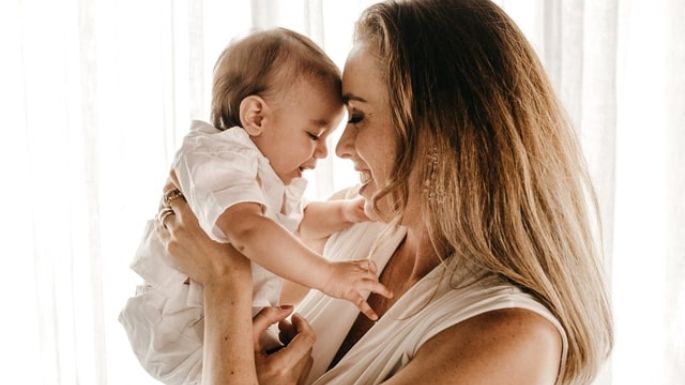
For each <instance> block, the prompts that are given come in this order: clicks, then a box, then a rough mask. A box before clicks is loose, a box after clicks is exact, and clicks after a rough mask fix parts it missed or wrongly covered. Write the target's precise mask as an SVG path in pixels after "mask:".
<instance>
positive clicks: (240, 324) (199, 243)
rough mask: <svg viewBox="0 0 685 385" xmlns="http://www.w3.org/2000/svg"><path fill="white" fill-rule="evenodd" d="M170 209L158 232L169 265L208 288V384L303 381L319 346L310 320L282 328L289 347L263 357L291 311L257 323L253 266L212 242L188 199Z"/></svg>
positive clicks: (269, 313) (266, 315)
mask: <svg viewBox="0 0 685 385" xmlns="http://www.w3.org/2000/svg"><path fill="white" fill-rule="evenodd" d="M171 206H172V209H173V210H174V215H172V216H170V217H167V218H166V220H165V223H164V224H159V223H158V227H157V232H158V235H159V236H160V238H161V239H162V241H163V242H164V244H165V247H166V248H167V250H168V251H169V254H170V255H171V258H172V261H170V262H172V263H173V264H174V265H176V266H177V267H178V268H179V269H180V270H182V271H183V272H184V273H186V274H187V275H188V276H189V277H190V278H192V279H193V280H195V281H197V282H199V283H200V284H201V285H202V286H203V287H204V306H205V333H204V344H203V345H204V346H203V357H204V358H203V362H204V365H203V375H202V378H203V384H212V385H214V384H216V385H218V384H221V385H230V384H257V383H261V384H296V383H299V382H301V379H303V378H306V375H307V372H308V370H309V367H310V366H311V347H312V345H313V343H314V334H313V332H312V330H311V329H310V328H309V326H308V325H307V323H306V321H304V319H302V318H299V317H298V316H293V324H292V325H289V324H287V323H284V324H283V327H282V328H283V329H284V330H283V331H282V334H283V336H284V338H283V339H284V342H285V343H286V346H285V347H284V348H283V349H281V350H279V351H278V352H276V353H272V354H267V353H266V352H264V351H263V349H262V348H261V346H259V343H258V342H257V341H259V338H258V337H259V335H260V334H261V333H262V332H263V331H264V330H266V328H267V327H268V326H269V325H271V324H273V323H274V322H279V321H283V319H284V318H285V317H286V316H288V315H289V314H290V312H291V311H292V308H288V307H284V308H280V309H274V308H266V309H265V310H263V311H262V312H260V314H258V315H257V317H256V318H255V320H254V321H253V320H252V319H251V312H252V305H251V302H252V290H251V289H250V288H251V287H252V283H251V275H250V265H249V261H248V260H247V259H246V258H245V257H244V256H242V255H241V254H240V253H238V252H237V251H236V250H235V249H234V248H232V247H231V246H230V245H226V244H221V243H217V242H214V241H212V240H211V239H210V238H209V237H208V236H207V235H206V234H205V233H204V232H203V231H202V230H201V229H200V227H199V225H198V224H197V220H196V219H195V216H194V215H193V213H192V212H191V211H190V208H189V207H188V205H187V204H186V203H185V202H184V201H183V200H181V199H176V200H174V201H172V202H171ZM253 322H254V325H255V326H254V327H253ZM279 326H280V325H279ZM255 356H256V357H257V359H256V362H255ZM257 368H258V369H257ZM257 370H259V373H257ZM257 374H259V382H258V377H257Z"/></svg>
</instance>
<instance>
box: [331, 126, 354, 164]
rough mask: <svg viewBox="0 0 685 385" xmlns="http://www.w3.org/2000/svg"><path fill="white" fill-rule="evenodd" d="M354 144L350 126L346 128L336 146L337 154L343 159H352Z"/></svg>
mask: <svg viewBox="0 0 685 385" xmlns="http://www.w3.org/2000/svg"><path fill="white" fill-rule="evenodd" d="M353 143H354V138H353V134H352V130H350V129H349V125H347V126H345V128H344V129H343V132H342V135H341V136H340V139H339V140H338V144H337V145H336V146H335V154H336V155H337V156H338V157H340V158H343V159H347V158H351V157H352V153H353V150H354V148H353Z"/></svg>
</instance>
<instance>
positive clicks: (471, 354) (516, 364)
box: [383, 309, 561, 385]
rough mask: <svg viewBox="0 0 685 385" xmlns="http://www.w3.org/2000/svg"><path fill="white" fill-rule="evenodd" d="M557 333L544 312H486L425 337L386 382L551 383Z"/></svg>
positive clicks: (555, 365)
mask: <svg viewBox="0 0 685 385" xmlns="http://www.w3.org/2000/svg"><path fill="white" fill-rule="evenodd" d="M560 360H561V337H560V335H559V332H558V331H557V329H556V328H555V327H554V325H552V324H551V323H550V322H549V321H547V320H546V319H544V318H543V317H541V316H539V315H537V314H534V313H532V312H530V311H527V310H523V309H504V310H498V311H492V312H488V313H484V314H481V315H478V316H476V317H473V318H471V319H468V320H466V321H463V322H461V323H458V324H456V325H454V326H452V327H450V328H448V329H445V330H444V331H442V332H441V333H439V334H437V335H436V336H435V337H433V338H431V339H430V340H428V341H427V342H426V343H425V344H424V345H423V346H422V347H421V348H420V349H419V350H418V352H417V354H416V356H415V357H414V359H413V360H412V361H411V362H409V364H407V366H405V367H404V368H403V369H402V370H400V371H399V372H397V374H395V375H394V376H393V377H392V378H390V379H389V380H388V381H386V382H384V383H383V384H384V385H404V384H419V383H423V384H459V385H486V384H510V385H553V384H554V383H555V381H556V377H557V373H558V371H559V362H560Z"/></svg>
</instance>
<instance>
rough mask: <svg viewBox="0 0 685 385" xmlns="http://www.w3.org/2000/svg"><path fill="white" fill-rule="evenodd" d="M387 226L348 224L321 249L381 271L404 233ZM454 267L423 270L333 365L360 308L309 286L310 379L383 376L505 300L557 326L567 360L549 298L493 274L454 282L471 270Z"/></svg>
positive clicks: (304, 308) (373, 380)
mask: <svg viewBox="0 0 685 385" xmlns="http://www.w3.org/2000/svg"><path fill="white" fill-rule="evenodd" d="M382 230H383V226H382V225H380V224H377V223H375V224H372V223H365V224H361V225H357V226H355V227H353V228H350V229H349V230H347V231H344V232H341V233H339V234H337V235H335V236H334V237H332V238H331V239H330V240H329V241H328V243H327V244H326V250H325V251H324V255H326V256H327V257H328V258H329V259H332V260H337V259H346V258H364V257H366V255H367V254H368V255H369V258H370V259H371V260H373V261H374V262H376V264H377V265H378V268H379V271H382V269H383V268H384V266H385V264H386V263H387V261H388V260H389V259H390V257H391V256H392V254H393V252H394V251H395V249H396V248H397V247H398V246H399V244H400V242H401V241H402V239H403V238H404V235H405V231H404V229H402V228H394V229H393V228H386V229H385V236H381V237H380V238H379V239H376V238H377V236H376V235H377V234H379V233H381V231H382ZM453 269H454V263H453V260H450V259H448V260H447V261H446V263H445V265H439V266H438V267H436V268H435V269H433V270H432V271H431V272H430V273H428V274H427V275H426V276H424V277H423V278H422V279H421V280H420V281H419V282H417V283H416V284H415V285H414V286H412V287H411V288H410V289H409V290H408V291H407V292H406V293H404V294H403V295H402V297H400V298H399V299H398V300H397V301H396V302H395V303H394V304H393V306H392V307H391V308H390V309H388V311H387V312H386V313H385V314H384V315H383V317H381V318H380V319H379V320H378V321H377V322H376V323H375V325H374V326H373V327H372V328H371V329H369V330H368V331H367V332H366V334H364V336H363V337H362V338H361V339H360V340H359V341H357V343H356V344H355V345H354V346H353V347H352V348H351V349H350V350H349V351H348V352H347V354H346V355H345V356H344V357H343V358H342V359H341V360H340V362H338V363H337V365H336V366H335V367H333V368H332V369H331V370H329V371H328V372H326V369H327V368H328V367H329V366H330V363H331V362H332V360H333V357H334V356H335V354H336V352H337V351H338V349H339V348H340V345H341V344H342V342H343V340H344V339H345V337H346V336H347V333H348V332H349V330H350V328H351V327H352V324H353V323H354V321H355V320H356V318H357V316H358V314H359V312H358V310H357V309H356V308H355V307H354V306H353V305H351V304H349V303H347V302H345V301H341V300H338V299H334V298H330V297H327V296H325V295H322V294H321V293H319V292H314V291H312V292H310V293H309V295H308V296H307V297H306V298H305V299H304V300H303V301H302V303H301V305H300V306H299V307H298V309H297V312H299V313H300V314H302V315H303V316H304V317H305V318H306V319H307V320H308V321H309V323H310V324H311V326H312V328H313V329H314V332H315V333H316V336H317V339H316V343H315V345H314V349H313V353H312V355H313V357H314V364H313V366H312V371H311V373H310V375H309V378H308V380H307V384H316V385H322V384H329V385H330V384H345V385H349V384H360V385H361V384H364V385H368V384H380V383H382V382H383V381H385V380H387V379H389V378H390V377H392V375H393V374H395V373H396V372H397V371H399V370H400V369H402V368H403V367H404V366H405V365H406V364H407V363H409V361H411V360H412V359H413V357H414V356H415V355H416V352H417V351H418V350H419V349H420V348H421V346H422V345H423V344H424V343H426V341H428V340H429V339H430V338H431V337H433V336H435V335H436V334H438V333H440V332H441V331H443V330H445V329H447V328H449V327H450V326H453V325H455V324H457V323H459V322H461V321H464V320H466V319H469V318H472V317H474V316H477V315H479V314H483V313H486V312H489V311H493V310H499V309H505V308H523V309H527V310H529V311H532V312H534V313H536V314H539V315H541V316H542V317H544V318H546V319H547V320H549V321H550V322H551V323H552V324H553V325H554V326H556V328H557V330H558V331H559V334H560V335H561V338H562V357H561V363H562V365H563V362H565V361H566V354H567V350H568V342H567V338H566V332H565V331H564V329H563V327H562V326H561V324H560V323H559V321H558V320H557V319H556V318H555V317H554V315H552V313H551V312H550V311H549V310H548V309H547V308H546V307H545V306H543V305H542V304H540V303H539V302H538V301H537V300H536V299H534V298H533V297H532V296H530V295H528V294H526V293H523V292H522V291H521V290H520V289H518V288H517V287H515V286H512V285H511V284H509V283H507V282H505V281H503V280H502V279H500V278H498V277H496V276H493V275H489V276H483V275H481V278H477V279H472V280H471V281H470V282H469V284H468V285H455V282H460V283H463V282H465V281H464V279H465V278H466V277H471V274H472V273H474V270H469V269H463V268H460V269H459V271H458V272H454V270H453ZM475 276H477V275H475ZM455 286H458V287H455Z"/></svg>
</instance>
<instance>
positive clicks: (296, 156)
mask: <svg viewBox="0 0 685 385" xmlns="http://www.w3.org/2000/svg"><path fill="white" fill-rule="evenodd" d="M278 97H279V98H280V100H278V101H277V103H275V104H272V107H273V111H274V114H273V119H272V120H271V122H270V124H269V127H268V128H266V129H265V131H264V132H263V134H262V135H260V136H259V137H257V138H255V143H256V144H257V146H258V147H259V149H260V151H261V152H262V153H263V154H264V156H266V157H267V158H268V159H269V161H270V162H271V167H272V168H273V169H274V171H275V172H276V174H277V175H278V176H279V177H280V178H281V180H282V181H283V183H285V184H289V183H290V182H291V181H292V180H293V179H294V178H298V177H301V176H302V172H303V171H304V170H305V169H313V168H314V167H316V161H317V159H321V158H325V157H326V156H327V155H328V148H327V146H326V138H328V135H330V133H331V132H332V131H333V130H334V129H335V128H336V127H337V126H338V124H339V123H340V119H341V118H342V116H343V111H344V110H343V105H342V102H341V98H340V95H339V94H338V93H337V90H335V89H334V88H333V87H330V86H326V85H325V84H324V83H323V82H320V81H317V80H310V79H301V80H298V81H297V82H295V83H294V84H292V85H291V87H290V89H288V90H286V91H285V92H283V93H282V96H278Z"/></svg>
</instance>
